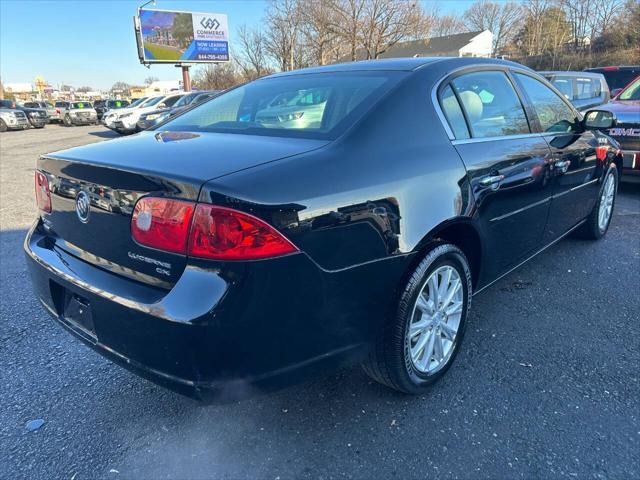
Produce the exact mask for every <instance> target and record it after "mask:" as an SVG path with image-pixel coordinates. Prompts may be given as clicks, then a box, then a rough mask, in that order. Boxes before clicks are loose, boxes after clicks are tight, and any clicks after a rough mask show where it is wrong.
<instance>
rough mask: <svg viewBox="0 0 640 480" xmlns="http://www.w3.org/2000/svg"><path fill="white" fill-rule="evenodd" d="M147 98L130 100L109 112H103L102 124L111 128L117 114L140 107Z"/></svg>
mask: <svg viewBox="0 0 640 480" xmlns="http://www.w3.org/2000/svg"><path fill="white" fill-rule="evenodd" d="M147 100H149V97H142V98H138V99H137V100H134V101H131V103H130V104H129V105H128V106H126V107H124V108H117V109H114V110H112V111H110V112H109V111H107V112H104V114H103V116H102V123H103V124H104V126H105V127H107V128H110V129H112V130H113V128H114V123H115V121H116V120H117V118H118V116H119V115H121V114H123V113H126V112H129V111H131V110H133V109H135V108H140V107H142V105H144V103H146V102H147Z"/></svg>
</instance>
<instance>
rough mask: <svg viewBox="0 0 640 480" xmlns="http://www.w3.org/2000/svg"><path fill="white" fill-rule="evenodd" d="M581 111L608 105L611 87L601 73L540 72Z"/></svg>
mask: <svg viewBox="0 0 640 480" xmlns="http://www.w3.org/2000/svg"><path fill="white" fill-rule="evenodd" d="M540 74H541V75H543V76H544V77H545V78H546V79H547V80H549V81H550V82H551V84H552V85H553V86H554V87H556V88H557V89H558V90H560V92H561V93H562V94H563V95H564V96H565V97H566V98H567V100H569V101H570V102H571V103H573V105H574V106H575V107H576V108H577V109H578V110H580V111H586V110H588V109H590V108H593V107H597V106H598V105H602V104H603V103H607V102H608V101H609V100H610V99H611V94H610V93H609V86H608V85H607V81H606V80H605V78H604V75H602V74H601V73H591V72H561V71H560V72H540Z"/></svg>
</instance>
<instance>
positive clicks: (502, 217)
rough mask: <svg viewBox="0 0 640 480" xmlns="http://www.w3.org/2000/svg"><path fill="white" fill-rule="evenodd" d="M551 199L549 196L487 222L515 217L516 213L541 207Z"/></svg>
mask: <svg viewBox="0 0 640 480" xmlns="http://www.w3.org/2000/svg"><path fill="white" fill-rule="evenodd" d="M552 198H553V197H551V196H549V197H547V198H543V199H542V200H539V201H537V202H534V203H532V204H530V205H526V206H524V207H522V208H519V209H517V210H514V211H513V212H509V213H505V214H504V215H500V216H499V217H495V218H492V219H491V220H489V221H490V222H498V221H500V220H504V219H505V218H508V217H510V216H512V215H516V214H518V213H522V212H524V211H525V210H529V209H530V208H533V207H537V206H539V205H543V204H545V203H547V202H549V201H551V199H552Z"/></svg>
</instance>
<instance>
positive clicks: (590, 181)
mask: <svg viewBox="0 0 640 480" xmlns="http://www.w3.org/2000/svg"><path fill="white" fill-rule="evenodd" d="M597 181H598V179H597V178H594V179H593V180H589V181H588V182H586V183H583V184H581V185H578V186H577V187H573V188H570V189H569V190H565V191H564V192H560V193H556V194H555V195H553V196H552V197H551V199H552V200H555V199H556V198H560V197H562V196H563V195H566V194H567V193H571V192H575V191H576V190H580V189H581V188H582V187H586V186H587V185H591V184H593V183H596V182H597Z"/></svg>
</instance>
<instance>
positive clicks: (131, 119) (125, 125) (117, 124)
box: [105, 93, 184, 135]
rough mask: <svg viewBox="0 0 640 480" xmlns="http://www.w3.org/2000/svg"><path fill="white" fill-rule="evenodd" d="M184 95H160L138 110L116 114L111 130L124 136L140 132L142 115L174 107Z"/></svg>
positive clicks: (141, 105)
mask: <svg viewBox="0 0 640 480" xmlns="http://www.w3.org/2000/svg"><path fill="white" fill-rule="evenodd" d="M183 95H184V93H174V94H171V95H159V96H156V97H151V98H149V99H147V101H146V102H144V103H141V104H140V105H139V106H138V107H137V108H125V109H122V111H120V112H118V113H117V114H116V117H115V119H114V120H113V122H112V125H113V126H112V127H110V128H112V130H115V131H116V132H118V133H120V134H123V135H125V134H131V133H135V132H138V131H140V129H139V128H138V125H137V124H138V120H140V117H141V116H142V115H144V114H145V113H149V112H152V111H154V110H158V109H165V108H169V107H172V106H173V105H174V104H175V103H176V102H177V101H178V100H180V98H181V97H182V96H183ZM105 125H106V123H105ZM107 126H109V125H107Z"/></svg>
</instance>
